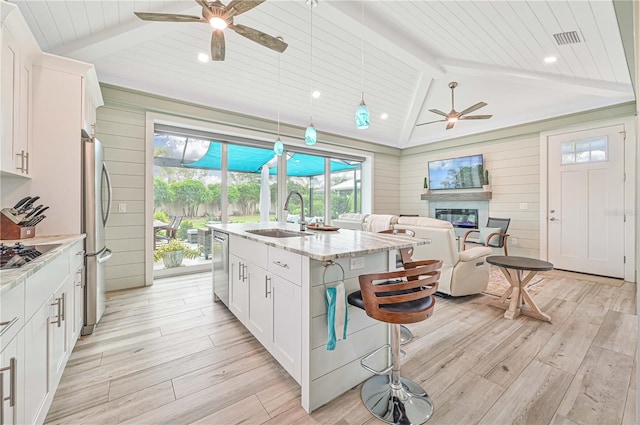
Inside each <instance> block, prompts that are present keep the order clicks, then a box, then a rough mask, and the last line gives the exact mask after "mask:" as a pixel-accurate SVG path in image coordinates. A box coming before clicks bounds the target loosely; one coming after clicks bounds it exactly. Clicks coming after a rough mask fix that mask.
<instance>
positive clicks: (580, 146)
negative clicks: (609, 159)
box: [576, 140, 591, 152]
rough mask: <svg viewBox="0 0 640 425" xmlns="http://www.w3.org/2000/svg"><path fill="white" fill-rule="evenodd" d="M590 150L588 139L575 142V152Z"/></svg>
mask: <svg viewBox="0 0 640 425" xmlns="http://www.w3.org/2000/svg"><path fill="white" fill-rule="evenodd" d="M589 150H591V143H590V142H589V140H581V141H579V142H578V143H576V152H588V151H589Z"/></svg>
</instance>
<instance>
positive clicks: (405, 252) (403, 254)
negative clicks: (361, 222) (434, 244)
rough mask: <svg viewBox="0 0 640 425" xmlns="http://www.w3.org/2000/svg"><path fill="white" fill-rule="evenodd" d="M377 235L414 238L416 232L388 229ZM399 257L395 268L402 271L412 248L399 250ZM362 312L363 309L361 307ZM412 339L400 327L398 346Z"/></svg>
mask: <svg viewBox="0 0 640 425" xmlns="http://www.w3.org/2000/svg"><path fill="white" fill-rule="evenodd" d="M378 233H384V234H387V235H403V236H412V237H413V236H415V235H416V232H414V231H413V230H411V229H388V230H381V231H379V232H378ZM398 251H400V252H399V255H398V256H397V257H396V268H397V269H404V268H405V264H406V263H408V262H410V261H411V256H412V255H413V247H410V248H401V249H399V250H398ZM361 308H362V309H363V310H364V307H361ZM412 339H413V333H412V332H411V329H409V328H408V327H406V326H404V325H402V326H400V344H401V345H405V344H408V343H410V342H411V340H412Z"/></svg>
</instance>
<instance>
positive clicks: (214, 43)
mask: <svg viewBox="0 0 640 425" xmlns="http://www.w3.org/2000/svg"><path fill="white" fill-rule="evenodd" d="M264 1H265V0H232V1H231V2H230V3H229V4H227V5H226V6H225V5H224V4H222V3H221V2H220V0H215V1H213V2H208V1H206V0H195V2H196V3H198V4H199V5H200V6H202V16H193V15H174V14H170V13H153V12H133V13H135V14H136V16H137V17H138V18H140V19H142V20H144V21H160V22H199V23H205V24H206V23H208V24H210V25H211V26H212V27H213V28H214V29H213V33H212V34H211V60H214V61H223V60H224V53H225V43H224V32H223V30H224V29H225V28H230V29H232V30H233V31H235V32H237V33H238V34H240V35H241V36H243V37H246V38H248V39H249V40H252V41H255V42H256V43H258V44H262V45H263V46H265V47H268V48H270V49H272V50H275V51H277V52H280V53H282V52H284V51H285V49H286V48H287V46H288V44H287V43H285V42H284V41H282V39H279V38H276V37H273V36H270V35H269V34H265V33H263V32H262V31H258V30H257V29H254V28H251V27H247V26H245V25H240V24H234V23H233V18H234V17H235V16H238V15H240V14H241V13H244V12H246V11H248V10H251V9H253V8H254V7H256V6H258V5H259V4H261V3H263V2H264Z"/></svg>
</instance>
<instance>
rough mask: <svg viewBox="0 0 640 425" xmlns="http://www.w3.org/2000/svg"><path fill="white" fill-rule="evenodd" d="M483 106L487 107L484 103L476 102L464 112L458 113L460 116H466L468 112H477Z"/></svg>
mask: <svg viewBox="0 0 640 425" xmlns="http://www.w3.org/2000/svg"><path fill="white" fill-rule="evenodd" d="M485 106H487V104H486V103H484V102H478V103H476V104H475V105H473V106H469V107H468V108H467V109H465V110H464V111H462V112H460V115H464V114H468V113H469V112H473V111H476V110H478V109H480V108H484V107H485Z"/></svg>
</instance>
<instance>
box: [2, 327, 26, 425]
mask: <svg viewBox="0 0 640 425" xmlns="http://www.w3.org/2000/svg"><path fill="white" fill-rule="evenodd" d="M23 339H24V335H23V332H19V333H18V334H17V335H16V336H14V338H13V339H12V340H11V341H10V342H9V343H8V344H7V345H6V346H5V347H4V349H3V350H2V352H0V380H1V381H2V382H1V385H0V403H2V409H1V410H0V424H2V425H8V424H11V425H18V424H22V423H24V419H23V418H24V396H25V394H24V364H21V363H20V360H22V358H23V357H24V354H23V349H24V341H23Z"/></svg>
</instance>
